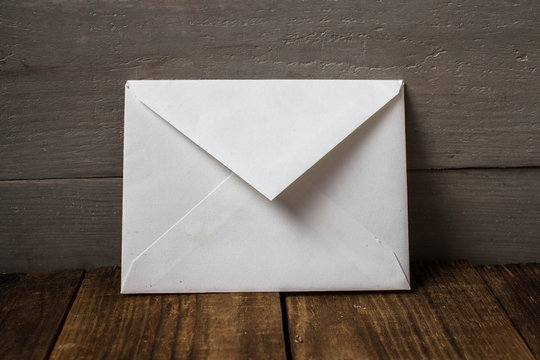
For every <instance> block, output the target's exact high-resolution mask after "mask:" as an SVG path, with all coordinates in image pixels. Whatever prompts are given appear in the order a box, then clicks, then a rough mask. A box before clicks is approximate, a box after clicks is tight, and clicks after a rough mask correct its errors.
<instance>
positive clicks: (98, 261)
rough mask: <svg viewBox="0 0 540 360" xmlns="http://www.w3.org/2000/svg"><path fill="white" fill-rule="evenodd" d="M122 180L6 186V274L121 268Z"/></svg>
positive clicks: (0, 220)
mask: <svg viewBox="0 0 540 360" xmlns="http://www.w3.org/2000/svg"><path fill="white" fill-rule="evenodd" d="M121 216H122V180H121V179H89V180H85V179H75V180H55V181H2V182H0V272H17V271H23V270H24V271H40V270H49V269H51V270H57V269H66V268H91V267H94V266H102V265H116V264H119V263H120V246H121V230H122V228H121V226H122V222H121Z"/></svg>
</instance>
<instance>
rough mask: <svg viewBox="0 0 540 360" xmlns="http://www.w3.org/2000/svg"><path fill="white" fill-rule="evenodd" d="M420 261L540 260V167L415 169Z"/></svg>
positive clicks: (414, 234) (413, 239)
mask: <svg viewBox="0 0 540 360" xmlns="http://www.w3.org/2000/svg"><path fill="white" fill-rule="evenodd" d="M408 185H409V229H410V249H411V256H412V258H413V259H415V260H456V259H468V260H471V261H473V262H475V263H483V264H493V263H510V262H513V263H519V262H540V241H539V234H540V191H538V189H540V169H513V170H509V169H498V170H495V169H492V170H459V171H410V172H409V178H408Z"/></svg>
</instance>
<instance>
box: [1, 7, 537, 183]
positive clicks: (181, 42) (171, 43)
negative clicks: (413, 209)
mask: <svg viewBox="0 0 540 360" xmlns="http://www.w3.org/2000/svg"><path fill="white" fill-rule="evenodd" d="M1 6H2V11H1V13H0V20H1V21H0V44H1V46H0V98H1V99H2V101H1V103H0V106H1V108H0V110H1V111H0V133H1V134H2V135H1V136H2V140H1V141H0V179H36V178H68V177H95V176H100V177H103V176H120V175H121V173H122V136H123V131H122V116H123V115H122V109H123V84H124V82H125V81H126V80H127V79H166V78H176V79H182V78H196V79H205V78H348V79H391V78H402V79H404V80H405V81H406V83H407V91H406V94H407V95H406V97H407V98H406V101H407V104H406V107H407V139H408V162H409V166H410V168H414V169H424V168H463V167H501V166H504V167H515V166H520V167H522V166H539V165H540V123H539V121H538V118H539V116H540V100H539V98H538V96H537V94H538V91H539V90H540V87H539V86H540V85H539V84H540V71H538V68H539V65H540V32H539V31H538V29H539V28H540V21H539V19H538V17H537V16H536V14H537V13H538V12H539V11H540V3H539V2H538V1H525V0H524V1H518V2H515V3H514V2H501V1H495V0H490V1H483V2H481V3H478V2H475V1H453V2H448V3H446V2H443V3H441V2H436V1H435V2H434V1H419V2H415V3H413V4H409V3H407V2H363V3H357V2H354V1H339V2H328V1H323V0H317V1H310V2H309V3H302V2H296V1H292V0H291V1H282V2H275V1H261V2H252V3H251V2H250V3H246V2H244V1H240V0H235V1H227V2H221V1H219V2H210V3H201V2H199V1H195V0H193V1H184V2H181V3H179V2H176V1H164V2H162V1H159V2H158V1H157V0H152V1H145V2H131V1H130V2H113V1H98V2H90V1H76V2H74V1H62V0H60V1H57V0H46V1H35V0H25V1H16V0H4V1H2V4H1Z"/></svg>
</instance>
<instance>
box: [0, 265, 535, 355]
mask: <svg viewBox="0 0 540 360" xmlns="http://www.w3.org/2000/svg"><path fill="white" fill-rule="evenodd" d="M412 269H413V270H412V281H413V290H412V291H411V292H367V293H354V292H348V293H309V294H306V293H298V294H292V293H291V294H284V295H283V297H284V303H285V304H286V311H287V313H286V315H285V316H284V318H285V320H286V322H285V323H282V319H283V318H282V313H281V308H280V297H279V294H277V293H232V294H186V295H121V294H120V293H119V278H120V271H119V269H118V268H99V269H95V270H92V271H90V272H89V273H88V274H87V275H86V276H85V277H84V280H83V281H82V284H81V277H82V271H77V270H73V271H57V272H48V273H33V274H26V275H21V274H9V275H0V336H1V338H2V341H1V342H0V359H25V358H30V359H44V358H47V355H48V354H49V352H51V351H52V354H51V358H53V359H75V358H77V359H78V358H92V359H93V358H111V359H137V358H141V359H148V358H193V359H200V358H210V359H228V358H230V359H248V358H257V359H260V358H270V359H276V358H277V359H284V358H286V357H287V356H286V351H287V350H286V344H285V341H284V340H285V339H284V330H285V334H287V336H288V339H287V340H288V342H289V345H290V349H288V350H289V351H290V354H289V358H293V359H318V358H321V359H358V358H382V359H384V358H391V359H394V358H396V359H399V358H415V359H416V358H418V359H422V358H444V359H452V358H455V359H468V358H470V359H476V358H489V359H498V358H499V359H522V358H523V359H527V358H533V354H534V355H536V356H538V354H539V352H538V349H539V343H538V334H539V333H540V329H539V325H538V324H539V321H538V319H539V310H538V305H537V304H538V299H539V293H540V289H539V287H538V284H539V279H540V276H539V275H540V264H527V265H504V266H502V265H501V266H480V267H477V268H476V269H475V268H473V267H472V266H470V265H469V264H468V263H466V262H454V263H422V264H413V267H412ZM477 270H478V271H477ZM479 272H480V274H481V276H480V274H479ZM482 278H483V279H482ZM484 280H485V281H484ZM79 284H81V285H80V288H79ZM486 284H487V285H486ZM77 288H79V291H78V293H77V294H75V292H76V291H77ZM75 295H76V297H75ZM73 299H75V300H74V301H73ZM501 305H502V307H501ZM70 306H71V307H70ZM68 309H70V311H69V314H66V313H67V310H68ZM66 315H67V316H66ZM64 319H65V322H64ZM62 324H63V325H62ZM62 326H63V327H62ZM60 327H62V328H61V329H60ZM283 327H285V329H284V328H283ZM527 345H528V346H527ZM531 352H532V353H531Z"/></svg>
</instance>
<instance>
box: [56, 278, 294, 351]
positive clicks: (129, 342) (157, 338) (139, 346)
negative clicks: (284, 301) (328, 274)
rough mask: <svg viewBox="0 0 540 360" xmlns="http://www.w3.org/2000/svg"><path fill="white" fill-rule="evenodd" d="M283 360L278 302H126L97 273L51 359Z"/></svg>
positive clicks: (233, 297)
mask: <svg viewBox="0 0 540 360" xmlns="http://www.w3.org/2000/svg"><path fill="white" fill-rule="evenodd" d="M81 358H92V359H100V358H110V359H149V358H157V359H162V358H167V359H185V358H190V359H284V358H285V346H284V336H283V327H282V316H281V307H280V299H279V294H277V293H245V294H243V293H233V294H200V295H195V294H190V295H121V294H120V270H119V269H118V268H101V269H96V270H92V271H90V272H89V273H88V274H87V275H86V276H85V279H84V282H83V284H82V285H81V288H80V291H79V293H78V295H77V299H76V300H75V302H74V304H73V306H72V309H71V312H70V313H69V316H68V317H67V319H66V322H65V324H64V327H63V329H62V332H61V334H60V336H59V338H58V340H57V342H56V345H55V347H54V350H53V352H52V354H51V359H81Z"/></svg>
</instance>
